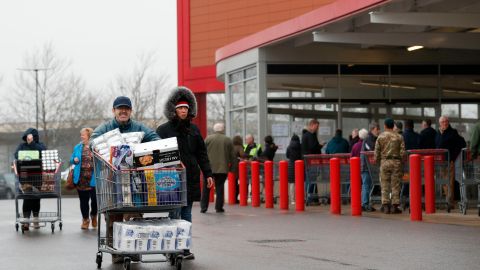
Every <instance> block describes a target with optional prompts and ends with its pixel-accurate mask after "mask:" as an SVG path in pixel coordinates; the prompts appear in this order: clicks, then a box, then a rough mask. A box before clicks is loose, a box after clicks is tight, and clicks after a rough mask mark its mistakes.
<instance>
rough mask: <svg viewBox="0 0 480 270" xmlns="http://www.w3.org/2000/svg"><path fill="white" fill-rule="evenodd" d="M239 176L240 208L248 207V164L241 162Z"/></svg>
mask: <svg viewBox="0 0 480 270" xmlns="http://www.w3.org/2000/svg"><path fill="white" fill-rule="evenodd" d="M238 176H239V177H240V187H239V189H240V206H247V198H248V183H247V163H246V162H245V161H240V163H239V164H238Z"/></svg>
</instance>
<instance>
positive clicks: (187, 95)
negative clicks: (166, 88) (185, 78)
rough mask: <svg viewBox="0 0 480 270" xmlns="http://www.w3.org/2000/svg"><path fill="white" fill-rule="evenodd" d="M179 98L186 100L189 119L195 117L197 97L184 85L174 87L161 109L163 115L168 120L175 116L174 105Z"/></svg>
mask: <svg viewBox="0 0 480 270" xmlns="http://www.w3.org/2000/svg"><path fill="white" fill-rule="evenodd" d="M180 99H183V100H186V101H187V102H188V106H189V109H188V117H189V118H190V119H193V118H195V117H196V116H197V99H196V98H195V95H194V94H193V92H192V91H191V90H190V89H188V88H187V87H185V86H178V87H175V88H174V89H173V91H172V92H171V93H170V96H169V97H168V99H167V102H166V103H165V107H164V109H163V114H164V115H165V117H166V118H167V119H168V120H173V119H174V118H175V106H176V105H177V102H178V101H179V100H180Z"/></svg>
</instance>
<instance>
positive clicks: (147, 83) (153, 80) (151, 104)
mask: <svg viewBox="0 0 480 270" xmlns="http://www.w3.org/2000/svg"><path fill="white" fill-rule="evenodd" d="M155 64H156V57H155V53H152V52H150V53H144V54H142V55H140V56H139V57H138V58H137V61H136V63H135V65H134V67H133V70H132V71H131V72H130V73H129V74H126V75H118V76H117V78H116V80H115V81H114V82H113V83H112V85H111V90H112V93H113V94H114V96H118V93H120V94H121V95H125V96H128V97H129V98H130V99H131V100H132V106H133V115H132V117H134V118H135V119H136V120H138V121H142V122H145V123H146V124H148V125H149V126H151V127H152V128H153V127H156V126H158V124H160V123H161V122H163V121H165V120H164V119H163V110H161V108H163V102H164V100H165V98H166V96H167V95H168V93H169V91H170V89H171V88H172V87H171V85H170V84H169V77H168V75H167V74H165V73H158V72H156V71H155V70H154V69H155Z"/></svg>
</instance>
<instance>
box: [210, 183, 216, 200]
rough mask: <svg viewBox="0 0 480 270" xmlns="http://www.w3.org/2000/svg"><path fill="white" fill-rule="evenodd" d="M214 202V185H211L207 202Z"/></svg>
mask: <svg viewBox="0 0 480 270" xmlns="http://www.w3.org/2000/svg"><path fill="white" fill-rule="evenodd" d="M214 201H215V185H213V186H212V187H211V188H210V198H209V202H214Z"/></svg>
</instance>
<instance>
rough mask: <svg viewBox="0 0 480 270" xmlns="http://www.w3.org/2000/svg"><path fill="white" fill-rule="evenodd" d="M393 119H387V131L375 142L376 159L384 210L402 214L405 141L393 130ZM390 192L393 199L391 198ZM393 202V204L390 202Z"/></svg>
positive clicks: (384, 211) (387, 212)
mask: <svg viewBox="0 0 480 270" xmlns="http://www.w3.org/2000/svg"><path fill="white" fill-rule="evenodd" d="M393 126H394V121H393V119H390V118H387V119H385V126H384V128H385V132H383V133H382V134H380V136H378V138H377V141H376V143H375V160H376V162H377V165H380V186H381V189H382V212H383V213H385V214H390V213H392V214H400V213H402V211H401V210H400V208H399V207H398V206H399V205H400V184H401V178H402V175H403V157H404V155H405V143H404V141H403V137H402V135H400V134H398V133H397V132H394V131H393ZM390 193H391V194H392V199H391V200H390ZM390 203H391V204H390Z"/></svg>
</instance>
